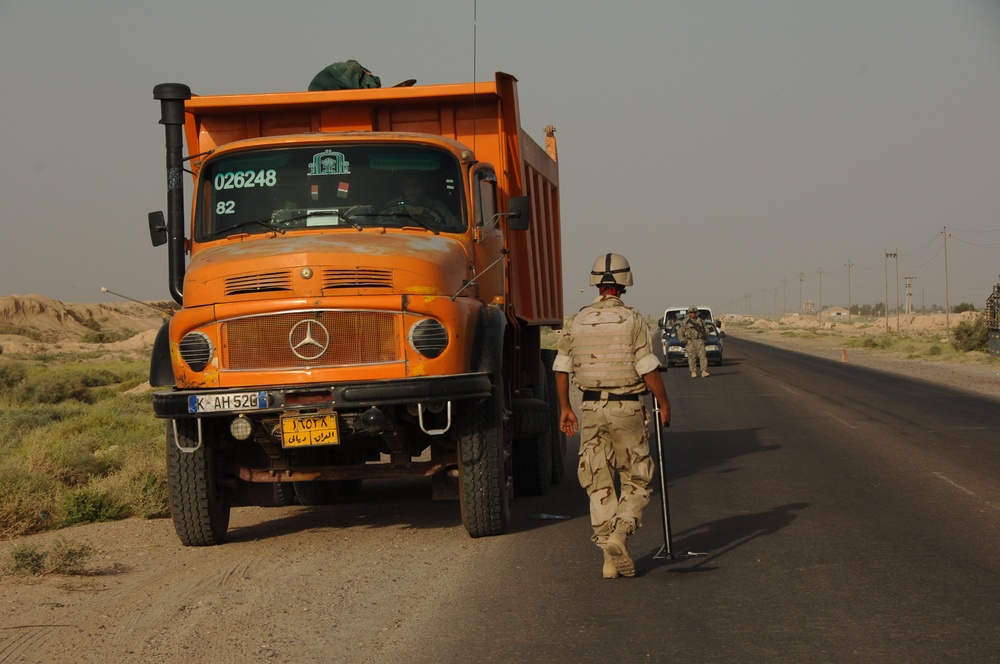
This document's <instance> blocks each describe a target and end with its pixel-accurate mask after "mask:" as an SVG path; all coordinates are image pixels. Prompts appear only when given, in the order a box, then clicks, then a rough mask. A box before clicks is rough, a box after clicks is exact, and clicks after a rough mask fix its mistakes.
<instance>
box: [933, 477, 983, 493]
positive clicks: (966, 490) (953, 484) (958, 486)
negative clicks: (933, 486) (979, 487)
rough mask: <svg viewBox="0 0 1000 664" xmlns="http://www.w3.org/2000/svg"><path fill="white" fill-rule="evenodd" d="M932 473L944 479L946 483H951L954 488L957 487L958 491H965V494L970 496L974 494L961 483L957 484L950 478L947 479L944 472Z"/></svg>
mask: <svg viewBox="0 0 1000 664" xmlns="http://www.w3.org/2000/svg"><path fill="white" fill-rule="evenodd" d="M934 475H936V476H937V478H938V479H941V480H944V481H945V482H947V483H948V484H950V485H952V486H953V487H955V488H956V489H958V490H959V491H962V492H963V493H967V494H969V495H970V496H975V495H976V494H974V493H972V492H971V491H969V490H968V489H966V488H965V487H964V486H962V485H961V484H958V483H956V482H953V481H952V480H950V479H948V478H947V477H945V476H944V473H934Z"/></svg>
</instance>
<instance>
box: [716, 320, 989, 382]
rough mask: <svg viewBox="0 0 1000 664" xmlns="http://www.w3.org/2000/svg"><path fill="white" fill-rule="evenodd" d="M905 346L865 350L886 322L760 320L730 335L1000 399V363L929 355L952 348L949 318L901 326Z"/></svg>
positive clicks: (982, 357)
mask: <svg viewBox="0 0 1000 664" xmlns="http://www.w3.org/2000/svg"><path fill="white" fill-rule="evenodd" d="M971 318H973V315H962V314H955V315H952V316H951V317H950V323H951V325H953V326H954V325H955V324H957V321H961V320H971ZM900 323H901V324H900V332H899V333H898V334H899V335H900V336H901V337H902V338H903V340H902V341H900V342H899V343H897V344H896V345H894V346H893V348H892V349H891V350H882V349H877V348H865V347H859V343H858V342H859V340H862V339H865V338H872V339H876V340H877V339H878V338H879V337H881V336H882V335H883V334H885V320H884V319H882V320H881V321H876V322H860V323H857V324H854V325H844V324H834V323H827V324H821V323H818V322H816V321H814V320H798V319H797V318H786V319H783V320H782V321H780V322H778V321H765V320H758V321H755V322H754V323H753V324H751V325H747V326H743V325H731V326H729V327H728V329H727V335H728V336H730V337H733V338H736V339H741V338H742V339H746V340H748V341H755V342H758V343H766V344H770V345H773V346H779V347H782V348H787V349H789V350H794V351H797V352H800V353H808V354H810V355H815V356H817V357H825V358H827V359H830V360H833V361H835V362H849V363H853V364H856V365H858V366H862V367H868V368H871V369H877V370H879V371H888V372H892V373H897V374H901V375H904V376H909V377H911V378H918V379H920V380H925V381H929V382H932V383H936V384H939V385H947V386H949V387H954V388H957V389H963V390H967V391H970V392H975V393H977V394H983V395H988V396H992V397H996V398H1000V359H996V358H990V357H989V356H988V355H987V354H986V353H966V354H964V355H960V356H957V357H956V356H953V355H952V354H950V353H942V354H941V355H939V356H934V355H929V354H927V353H926V352H925V351H926V348H927V347H928V345H934V344H937V345H940V346H942V347H945V346H947V340H946V337H947V335H946V332H945V318H944V315H943V314H937V315H928V316H911V317H909V318H908V319H906V318H904V319H901V321H900ZM890 333H895V319H891V320H890Z"/></svg>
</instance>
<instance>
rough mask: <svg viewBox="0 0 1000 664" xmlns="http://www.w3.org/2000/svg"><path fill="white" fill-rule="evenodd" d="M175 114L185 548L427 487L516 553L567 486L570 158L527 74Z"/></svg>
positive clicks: (171, 224)
mask: <svg viewBox="0 0 1000 664" xmlns="http://www.w3.org/2000/svg"><path fill="white" fill-rule="evenodd" d="M153 96H154V99H157V100H159V101H160V105H161V120H160V123H161V124H163V125H164V126H165V133H166V148H167V185H168V194H167V212H166V215H164V213H162V212H154V213H151V214H150V215H149V228H150V234H151V236H152V239H153V244H154V245H161V244H166V245H167V248H168V255H169V287H170V293H171V295H172V296H173V298H174V299H175V300H176V301H177V303H178V304H179V305H180V308H179V309H178V310H177V311H176V312H174V313H173V315H172V316H171V317H170V319H169V320H168V321H167V322H166V323H165V324H164V327H163V329H161V330H160V332H159V334H158V336H157V339H156V343H155V345H154V348H153V353H152V358H151V362H150V382H151V384H152V385H153V386H154V388H156V389H155V392H154V396H153V406H154V411H155V413H156V415H157V417H160V418H164V419H165V420H167V426H166V435H167V467H168V475H169V484H170V506H171V512H172V515H173V520H174V525H175V527H176V530H177V533H178V535H179V537H180V539H181V541H182V542H183V543H184V544H185V545H212V544H219V543H221V542H222V541H223V540H224V539H225V535H226V531H227V529H228V524H229V513H230V508H231V506H232V505H238V504H261V505H266V504H289V503H290V502H291V501H292V500H297V501H298V502H299V503H301V504H305V505H313V504H322V503H328V502H332V501H334V500H336V499H337V497H338V496H340V495H344V494H345V493H348V492H356V491H358V490H359V487H360V485H361V483H362V482H363V481H364V480H366V479H377V478H394V477H414V476H419V477H427V478H430V479H429V482H430V483H431V484H432V486H433V493H434V496H435V498H455V497H456V496H457V498H458V499H459V501H460V504H461V515H462V520H463V523H464V525H465V527H466V529H467V530H468V532H469V534H470V535H471V536H473V537H479V536H484V535H495V534H499V533H502V532H503V531H504V530H505V528H506V527H507V524H508V521H509V518H510V507H509V501H510V499H511V497H512V496H513V494H514V492H515V491H516V492H517V493H519V494H521V493H523V494H535V495H537V494H540V493H543V492H544V491H546V489H547V486H548V485H549V484H550V483H553V482H558V481H559V479H560V478H561V475H562V468H563V463H562V461H563V455H564V453H565V440H564V439H563V436H562V435H561V434H560V432H559V428H558V419H559V418H558V401H557V399H556V398H555V386H554V380H553V377H552V375H551V369H550V367H551V357H550V354H551V352H552V351H543V350H542V348H541V345H542V344H541V331H542V327H543V326H559V325H560V324H561V323H562V318H563V304H562V271H561V250H560V227H559V177H558V168H557V163H556V159H555V156H556V149H555V148H556V146H555V137H554V132H553V130H552V129H551V128H546V132H545V133H546V138H545V148H544V149H543V148H542V147H540V146H539V145H538V144H537V143H536V142H535V141H533V140H532V139H531V138H530V137H529V136H528V135H527V134H526V133H525V132H524V131H523V130H522V129H521V126H520V120H519V115H518V99H517V85H516V79H515V78H514V77H512V76H510V75H507V74H503V73H497V75H496V78H495V80H494V81H492V82H479V83H465V84H454V85H434V86H414V87H396V88H375V89H363V90H360V89H359V90H337V91H321V92H291V93H281V94H248V95H226V96H196V95H192V94H191V92H190V90H189V88H188V87H187V86H184V85H181V84H176V83H166V84H162V85H158V86H156V87H155V88H154V92H153ZM184 141H186V143H187V150H188V153H189V156H187V157H185V156H184V154H183V144H184ZM185 170H187V171H188V172H190V174H191V176H192V180H193V195H192V199H191V200H190V201H186V200H185V195H184V180H185V179H186V178H185V176H184V173H183V171H185ZM188 204H191V205H192V207H191V208H190V222H189V223H187V222H186V221H185V211H184V208H185V206H186V205H188Z"/></svg>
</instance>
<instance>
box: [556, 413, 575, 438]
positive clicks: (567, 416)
mask: <svg viewBox="0 0 1000 664" xmlns="http://www.w3.org/2000/svg"><path fill="white" fill-rule="evenodd" d="M579 427H580V422H579V420H577V419H576V413H574V412H573V411H572V410H571V409H566V410H563V411H562V413H561V414H560V416H559V428H560V429H562V432H563V433H564V434H566V435H567V436H572V435H573V434H575V433H576V431H577V429H578V428H579Z"/></svg>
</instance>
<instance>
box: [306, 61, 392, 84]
mask: <svg viewBox="0 0 1000 664" xmlns="http://www.w3.org/2000/svg"><path fill="white" fill-rule="evenodd" d="M381 87H382V81H381V80H379V77H378V76H376V75H375V74H373V73H371V72H370V71H368V70H367V69H365V68H364V66H363V65H362V64H361V63H360V62H358V61H357V60H348V61H347V62H334V63H333V64H332V65H330V66H329V67H326V68H324V69H323V71H321V72H320V73H318V74H316V75H315V76H313V80H312V82H311V83H310V84H309V91H310V92H313V91H315V90H355V89H357V88H381Z"/></svg>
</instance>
